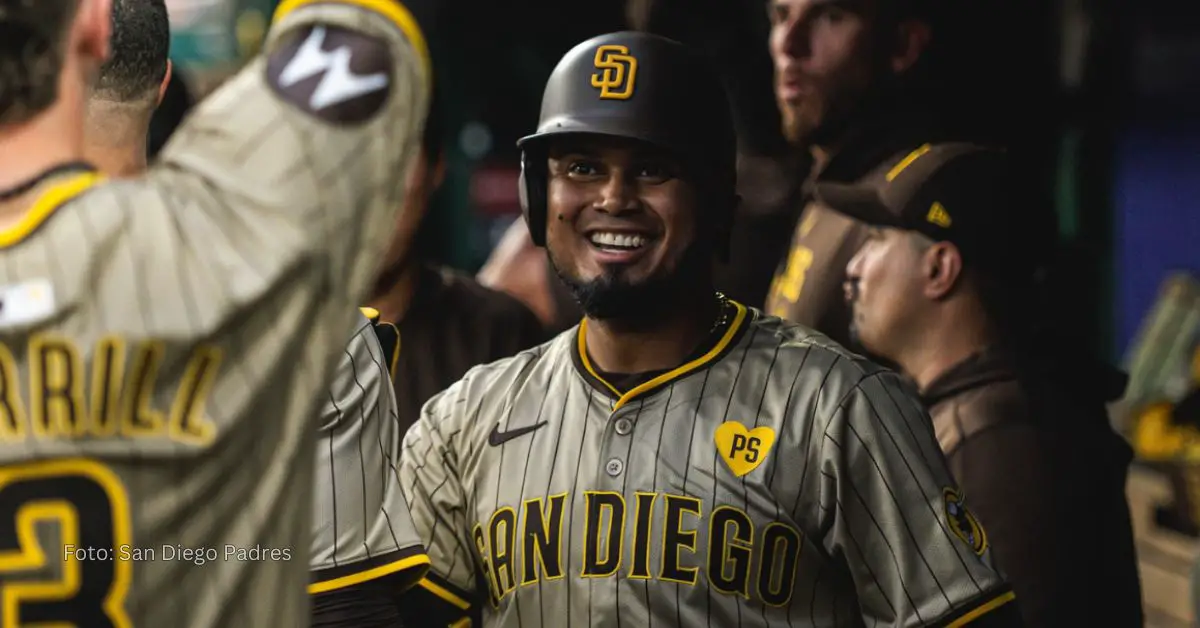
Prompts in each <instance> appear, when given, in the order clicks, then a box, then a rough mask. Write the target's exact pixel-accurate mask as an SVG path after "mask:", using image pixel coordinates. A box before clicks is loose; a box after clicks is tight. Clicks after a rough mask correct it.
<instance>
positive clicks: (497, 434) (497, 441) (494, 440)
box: [488, 421, 546, 447]
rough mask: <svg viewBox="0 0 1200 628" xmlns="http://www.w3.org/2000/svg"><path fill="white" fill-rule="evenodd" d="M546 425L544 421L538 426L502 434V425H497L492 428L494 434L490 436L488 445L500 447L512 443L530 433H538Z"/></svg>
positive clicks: (519, 428) (520, 428)
mask: <svg viewBox="0 0 1200 628" xmlns="http://www.w3.org/2000/svg"><path fill="white" fill-rule="evenodd" d="M545 424H546V422H545V421H542V422H541V423H538V424H537V425H529V426H526V427H518V428H516V429H511V430H509V431H507V432H501V431H500V425H499V424H496V426H495V427H493V428H492V433H491V434H488V444H489V445H491V446H492V447H499V446H500V445H503V444H504V443H507V442H508V441H510V440H512V439H514V438H518V437H521V436H524V435H526V434H528V433H530V432H534V431H537V430H538V429H539V428H541V427H542V426H543V425H545Z"/></svg>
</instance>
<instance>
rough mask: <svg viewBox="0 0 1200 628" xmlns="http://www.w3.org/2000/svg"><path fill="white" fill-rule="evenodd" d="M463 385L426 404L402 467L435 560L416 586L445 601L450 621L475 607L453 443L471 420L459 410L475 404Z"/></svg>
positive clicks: (419, 526)
mask: <svg viewBox="0 0 1200 628" xmlns="http://www.w3.org/2000/svg"><path fill="white" fill-rule="evenodd" d="M462 389H463V385H462V383H461V382H460V383H459V384H456V385H454V386H451V387H450V388H449V389H447V390H445V391H443V392H442V393H439V394H438V395H436V396H434V397H433V398H432V399H430V400H429V401H428V402H426V404H425V406H424V407H423V408H422V410H421V417H420V419H418V420H417V422H416V423H414V424H413V426H412V427H411V428H409V430H408V434H406V435H405V437H404V451H403V453H402V456H401V465H400V477H401V481H402V482H403V485H404V492H405V496H406V497H407V498H408V502H409V504H410V506H411V509H412V516H413V522H414V523H415V524H416V527H417V531H418V533H419V534H420V537H421V540H422V542H423V543H424V544H425V547H426V548H427V551H428V554H429V559H430V569H429V571H428V573H426V574H425V578H424V579H422V580H421V582H420V586H419V587H414V590H417V589H420V591H419V593H423V594H424V597H425V598H426V599H429V598H432V600H437V601H439V602H440V603H441V606H444V607H445V608H443V609H440V612H441V614H442V615H444V616H445V617H446V618H447V619H451V618H452V617H453V615H454V614H455V613H458V614H461V615H466V614H467V613H469V612H470V611H472V610H473V609H472V606H473V605H474V598H475V595H474V589H475V563H474V560H473V555H472V552H471V550H470V548H471V547H472V544H471V540H470V537H469V534H468V530H469V527H468V525H467V502H466V499H465V491H464V490H463V486H462V483H461V479H460V477H459V475H458V453H459V452H457V451H456V450H455V447H454V442H453V441H454V438H455V437H456V436H458V434H459V431H458V430H459V429H461V427H459V426H458V424H459V423H461V422H462V421H463V419H464V418H465V417H461V416H458V413H459V412H461V411H462V410H464V409H466V408H468V407H470V406H471V404H470V403H469V402H467V401H465V400H462V399H460V398H459V395H460V391H461V390H462ZM432 600H430V601H432ZM421 606H422V607H429V606H431V605H430V604H421ZM442 615H440V616H442ZM431 625H433V624H431Z"/></svg>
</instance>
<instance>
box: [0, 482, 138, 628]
mask: <svg viewBox="0 0 1200 628" xmlns="http://www.w3.org/2000/svg"><path fill="white" fill-rule="evenodd" d="M130 534H131V533H130V517H129V500H128V498H127V497H126V495H125V490H124V488H123V487H122V485H121V481H120V480H119V479H118V478H117V476H116V475H115V474H114V473H113V472H112V471H111V470H109V469H108V468H107V467H105V466H104V465H101V464H99V463H96V462H93V461H90V460H49V461H45V462H37V463H32V464H23V465H13V466H7V467H0V603H2V604H3V606H2V608H0V613H2V616H0V626H3V627H4V628H16V627H18V626H25V625H39V626H40V625H55V626H88V627H89V628H90V627H92V626H97V627H100V626H112V627H113V628H128V627H129V626H130V625H131V624H130V621H129V617H128V615H126V614H125V608H124V602H125V595H126V594H127V593H128V592H129V582H130V577H131V575H132V565H131V563H130V562H129V561H127V560H120V559H118V558H117V557H116V556H115V554H116V552H117V551H118V549H119V548H121V547H122V546H128V545H129V544H130V542H131V541H130ZM71 546H74V547H75V548H81V549H82V548H94V549H98V550H105V551H107V552H109V553H110V554H109V559H110V560H87V561H82V560H77V559H75V558H74V556H73V553H72V551H71Z"/></svg>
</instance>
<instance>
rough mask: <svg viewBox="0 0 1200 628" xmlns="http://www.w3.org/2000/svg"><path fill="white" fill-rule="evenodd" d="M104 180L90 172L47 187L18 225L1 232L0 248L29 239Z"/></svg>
mask: <svg viewBox="0 0 1200 628" xmlns="http://www.w3.org/2000/svg"><path fill="white" fill-rule="evenodd" d="M103 180H104V177H103V176H101V175H99V174H96V173H94V172H88V173H84V174H77V175H75V176H73V177H67V178H66V179H63V180H62V181H59V182H57V183H55V184H53V185H51V186H49V187H47V188H46V190H45V191H44V192H42V193H41V194H40V195H38V197H37V200H35V201H34V202H33V205H31V206H30V208H29V210H28V211H26V212H25V215H24V216H22V217H21V220H19V221H17V224H15V225H13V226H11V227H8V228H7V229H3V230H0V248H3V247H9V246H12V245H14V244H17V243H19V242H21V241H22V240H24V239H25V238H27V237H29V234H31V233H33V232H34V231H37V228H38V227H40V226H42V223H44V222H46V219H48V218H50V216H51V215H53V214H54V212H55V211H57V210H58V208H59V207H62V206H63V205H66V204H67V202H68V201H70V200H71V199H73V198H75V197H76V196H79V195H80V194H83V193H84V192H86V191H87V190H88V188H91V187H92V186H94V185H96V184H97V183H99V182H101V181H103Z"/></svg>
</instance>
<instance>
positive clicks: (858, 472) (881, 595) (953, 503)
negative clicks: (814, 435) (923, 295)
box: [818, 371, 1015, 628]
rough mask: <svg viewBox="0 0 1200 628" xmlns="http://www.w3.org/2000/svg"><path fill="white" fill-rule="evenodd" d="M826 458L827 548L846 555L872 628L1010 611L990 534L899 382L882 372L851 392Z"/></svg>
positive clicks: (830, 428) (830, 430)
mask: <svg viewBox="0 0 1200 628" xmlns="http://www.w3.org/2000/svg"><path fill="white" fill-rule="evenodd" d="M820 458H821V461H820V470H821V481H820V489H819V496H818V500H819V504H820V511H821V512H822V513H824V515H823V517H824V520H823V521H822V522H821V526H820V529H822V530H825V531H826V532H825V535H824V538H823V539H822V544H823V545H824V547H825V550H826V551H827V552H828V553H829V555H831V556H841V557H844V560H845V561H846V563H847V567H848V571H849V573H850V575H851V578H852V580H853V582H854V586H855V589H856V591H857V594H858V598H859V605H860V608H861V610H862V613H863V620H864V621H865V622H866V623H867V624H870V625H879V626H893V627H896V628H901V627H904V628H907V627H916V626H944V625H954V626H961V625H967V624H969V623H973V622H975V621H980V620H983V618H984V617H985V616H988V615H993V614H997V615H1008V614H1009V613H1010V612H1011V611H1012V608H1013V607H1015V605H1014V604H1012V603H1011V602H1012V601H1013V599H1014V596H1013V594H1012V592H1011V590H1010V589H1009V587H1008V585H1007V584H1006V583H1005V581H1004V579H1003V577H1002V576H1001V575H1000V574H999V573H998V572H997V570H996V568H995V567H994V565H993V561H992V556H991V552H990V549H989V546H988V538H987V533H986V532H985V531H984V529H983V527H982V526H981V525H980V524H979V522H978V520H976V519H975V517H974V515H973V514H971V511H970V510H968V509H967V505H966V503H965V500H964V498H963V494H962V491H961V490H959V489H958V487H957V486H956V484H955V483H954V481H953V480H951V476H950V472H949V470H948V469H947V466H946V462H945V458H944V457H943V456H942V453H941V450H940V448H939V447H938V444H937V441H936V439H935V437H934V434H933V428H932V423H931V421H930V420H929V417H928V415H927V414H926V413H925V412H924V410H922V409H921V408H920V406H919V402H918V400H917V399H916V397H915V395H914V394H913V393H912V392H910V390H909V389H908V388H907V387H905V386H904V384H903V383H902V382H901V380H900V378H899V376H897V375H896V374H894V373H891V372H887V371H882V372H876V373H873V374H870V375H868V376H866V377H864V378H862V379H861V380H860V381H858V383H857V384H856V385H854V386H853V388H851V389H850V390H849V391H848V392H847V393H846V394H845V396H844V397H843V400H842V402H841V403H840V404H839V405H838V407H837V409H836V410H835V412H834V413H833V416H832V417H830V419H829V420H828V421H827V422H826V424H825V433H824V438H823V443H822V445H821V446H820ZM998 609H1003V611H999V610H998ZM993 618H994V617H989V618H988V620H987V621H991V620H992V619H993ZM985 623H986V622H985ZM1000 625H1005V624H1000Z"/></svg>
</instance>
